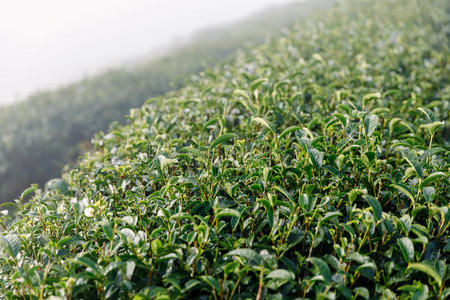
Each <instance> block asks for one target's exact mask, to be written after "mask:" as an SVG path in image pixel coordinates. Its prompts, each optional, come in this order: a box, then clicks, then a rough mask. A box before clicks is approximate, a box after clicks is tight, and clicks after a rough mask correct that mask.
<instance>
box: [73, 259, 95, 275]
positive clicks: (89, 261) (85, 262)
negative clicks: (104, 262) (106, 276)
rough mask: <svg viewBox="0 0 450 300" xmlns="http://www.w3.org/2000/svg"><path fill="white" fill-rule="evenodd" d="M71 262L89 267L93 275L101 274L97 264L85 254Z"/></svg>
mask: <svg viewBox="0 0 450 300" xmlns="http://www.w3.org/2000/svg"><path fill="white" fill-rule="evenodd" d="M73 262H74V263H76V264H79V265H82V266H85V267H87V268H90V269H91V271H92V272H93V273H94V275H95V276H97V277H101V276H102V272H101V271H100V268H99V267H98V266H97V264H96V263H95V262H94V261H93V260H92V259H90V258H89V257H87V256H81V257H77V258H75V259H74V260H73Z"/></svg>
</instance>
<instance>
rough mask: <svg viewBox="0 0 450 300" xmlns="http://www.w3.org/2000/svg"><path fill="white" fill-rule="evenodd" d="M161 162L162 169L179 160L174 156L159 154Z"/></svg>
mask: <svg viewBox="0 0 450 300" xmlns="http://www.w3.org/2000/svg"><path fill="white" fill-rule="evenodd" d="M159 163H160V165H161V170H165V169H167V168H168V167H169V166H171V165H173V164H176V163H178V160H176V159H174V158H167V157H165V156H163V155H160V156H159Z"/></svg>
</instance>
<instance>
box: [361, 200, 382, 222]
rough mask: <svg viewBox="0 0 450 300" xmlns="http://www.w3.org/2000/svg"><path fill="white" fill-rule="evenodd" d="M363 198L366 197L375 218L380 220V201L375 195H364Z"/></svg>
mask: <svg viewBox="0 0 450 300" xmlns="http://www.w3.org/2000/svg"><path fill="white" fill-rule="evenodd" d="M364 198H365V199H366V201H367V202H369V204H370V206H371V207H372V209H373V212H374V214H375V218H376V219H377V220H381V217H382V214H383V209H382V208H381V204H380V202H379V201H378V200H377V199H376V198H375V197H373V196H370V195H366V196H365V197H364Z"/></svg>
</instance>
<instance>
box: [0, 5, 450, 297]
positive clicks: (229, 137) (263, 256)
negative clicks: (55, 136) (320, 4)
mask: <svg viewBox="0 0 450 300" xmlns="http://www.w3.org/2000/svg"><path fill="white" fill-rule="evenodd" d="M449 17H450V3H449V2H448V1H445V0H432V1H420V0H397V1H390V0H381V1H352V0H348V1H345V2H341V3H339V5H337V6H336V7H334V8H333V9H329V10H327V11H326V12H322V13H321V14H320V15H317V16H316V17H315V18H313V19H311V20H308V21H307V22H303V23H300V24H299V25H298V26H296V27H293V28H292V29H291V30H290V31H289V32H287V33H286V34H285V35H284V36H281V37H279V38H277V39H273V40H271V41H269V42H267V43H265V44H263V45H260V46H258V47H254V48H246V49H244V50H243V51H241V52H240V53H239V54H238V55H237V56H236V57H235V59H234V61H232V62H229V63H225V64H223V65H220V66H218V67H217V68H215V69H214V70H212V71H211V72H205V73H203V74H201V75H199V76H198V77H197V79H196V81H195V82H194V83H192V84H190V85H189V86H186V87H185V88H183V89H182V90H180V91H178V92H173V93H171V94H168V95H167V96H165V97H163V98H158V99H152V100H149V101H148V102H147V103H146V104H145V105H144V106H143V107H142V108H141V109H135V110H132V111H131V113H130V116H129V120H130V124H129V125H126V126H116V127H114V128H112V130H111V131H110V132H109V133H107V134H99V135H97V137H96V138H95V144H96V149H97V152H96V154H94V155H90V156H86V157H85V158H84V160H83V161H82V163H80V165H79V166H77V168H75V169H73V170H71V171H69V172H66V173H64V176H63V178H62V179H54V180H52V181H50V182H48V183H47V184H46V186H45V188H44V189H42V190H40V189H37V187H36V186H34V187H31V188H30V189H28V190H26V191H25V192H24V194H23V197H25V196H26V195H28V194H33V197H32V200H31V201H30V202H28V203H23V202H22V201H21V200H20V199H19V200H18V201H17V202H16V205H17V215H16V217H15V218H14V219H12V220H10V221H9V223H8V224H5V225H4V227H5V228H4V230H3V234H2V237H1V243H2V245H3V256H2V258H1V267H0V273H1V277H0V287H1V288H2V290H3V292H4V295H5V296H4V297H5V298H14V297H17V298H30V299H34V298H40V299H43V298H46V297H48V296H50V295H53V296H54V297H60V298H67V299H72V298H73V299H92V298H101V299H117V298H123V299H126V298H131V299H171V298H198V299H265V298H267V299H294V298H310V299H311V298H313V299H314V298H316V299H361V298H362V299H409V298H412V299H427V298H440V299H445V298H448V296H449V294H450V289H449V288H448V283H449V282H448V281H449V270H448V268H447V263H448V258H449V251H450V237H449V224H450V212H449V203H448V200H449V186H448V179H449V144H448V141H449V139H448V132H449V128H448V113H449V94H450V93H449V92H450V88H449V87H450V85H449V78H448V74H449V63H448V58H449V50H448V45H449V44H448V37H449V33H450V27H449ZM7 218H8V217H7V216H5V217H4V222H5V223H6V221H7ZM52 299H56V298H52Z"/></svg>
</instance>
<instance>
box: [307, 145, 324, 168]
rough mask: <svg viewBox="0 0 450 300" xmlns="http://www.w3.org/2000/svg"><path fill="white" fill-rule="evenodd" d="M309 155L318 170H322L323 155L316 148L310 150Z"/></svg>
mask: <svg viewBox="0 0 450 300" xmlns="http://www.w3.org/2000/svg"><path fill="white" fill-rule="evenodd" d="M308 153H309V157H310V158H311V162H312V163H313V165H314V167H315V168H316V170H319V169H320V168H322V163H323V153H322V152H320V151H319V150H317V149H314V148H312V149H310V150H309V151H308Z"/></svg>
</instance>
